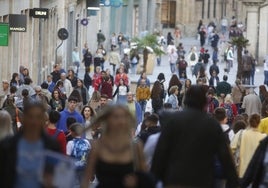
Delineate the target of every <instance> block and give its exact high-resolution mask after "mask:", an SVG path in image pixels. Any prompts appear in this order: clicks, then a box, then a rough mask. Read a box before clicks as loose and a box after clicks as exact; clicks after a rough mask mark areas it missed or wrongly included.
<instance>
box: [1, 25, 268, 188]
mask: <svg viewBox="0 0 268 188" xmlns="http://www.w3.org/2000/svg"><path fill="white" fill-rule="evenodd" d="M200 29H201V28H200ZM214 34H215V35H216V33H214ZM169 35H170V36H169V37H168V39H169V40H168V42H167V54H168V56H169V63H170V70H171V73H172V76H171V78H170V80H169V82H168V84H166V76H165V74H164V73H160V74H159V75H158V76H157V79H156V80H154V82H151V81H150V80H149V79H148V78H147V76H146V73H145V72H142V73H141V75H140V77H139V79H138V80H137V84H136V85H135V86H133V85H131V82H130V78H129V74H130V73H131V74H136V72H137V70H136V66H137V63H138V62H139V60H140V57H139V53H138V52H136V51H135V52H134V53H133V54H131V55H130V58H129V57H128V54H126V53H124V52H123V51H124V50H123V48H122V46H121V45H122V43H123V41H125V39H124V36H123V35H122V34H119V35H118V36H116V34H113V35H112V37H111V41H110V43H111V51H110V53H109V54H107V52H106V50H105V49H104V48H103V46H102V43H103V42H104V41H105V40H106V39H105V37H104V35H103V34H102V33H101V31H99V33H98V43H99V48H98V49H97V51H96V54H95V55H94V56H93V55H92V54H91V52H90V51H89V49H88V46H87V43H86V44H85V46H84V49H83V50H82V54H83V60H82V61H80V59H79V55H77V53H78V49H77V48H75V49H74V51H73V54H72V57H73V64H74V67H71V68H69V69H68V70H65V69H64V68H63V67H61V64H55V65H54V69H53V71H52V72H51V74H50V75H48V76H47V78H46V80H45V81H44V82H43V83H42V84H40V85H35V83H32V79H31V78H30V74H29V70H28V69H27V68H26V67H23V66H21V67H20V70H19V73H14V74H13V75H12V78H11V80H10V81H8V80H3V81H2V88H1V92H0V108H1V110H0V122H2V123H1V126H0V185H1V187H22V188H24V187H55V182H53V181H52V180H51V178H52V177H47V174H46V173H51V169H45V170H46V171H45V173H44V174H43V176H42V175H41V176H40V173H41V174H42V172H44V169H43V168H44V166H43V163H42V161H43V158H42V156H43V155H42V154H43V153H44V152H45V151H46V150H50V151H54V152H57V153H61V154H62V160H64V157H66V156H68V157H69V158H71V159H72V161H73V164H74V166H75V175H74V177H73V178H74V181H73V182H72V185H70V187H83V188H87V187H89V185H90V184H91V183H92V182H93V183H96V184H97V187H98V188H106V187H117V188H121V187H122V188H134V187H139V188H143V187H144V188H151V187H211V188H212V187H213V188H224V187H231V188H235V187H243V188H246V187H248V186H249V185H250V184H252V187H256V188H257V187H261V186H262V187H267V182H268V179H267V173H268V171H267V164H268V161H267V156H266V155H267V152H268V151H267V144H268V138H267V134H268V92H267V90H266V86H265V85H261V86H259V91H260V92H259V95H257V94H256V93H255V92H254V89H253V88H252V87H249V88H248V87H245V84H249V85H250V84H252V85H254V75H253V77H252V74H251V71H252V70H253V69H254V65H255V61H254V59H253V58H252V57H251V56H250V55H249V53H248V51H247V50H245V51H244V56H243V65H244V66H243V67H244V70H243V72H244V74H243V76H242V80H241V79H237V80H236V81H235V83H234V85H232V83H229V82H228V75H227V74H225V75H224V76H223V78H222V79H221V78H219V72H220V69H219V66H218V65H217V63H218V61H219V57H218V52H217V43H215V40H216V39H217V37H216V38H215V37H214V39H212V41H211V45H212V47H213V49H214V51H213V55H212V56H211V55H210V54H209V50H208V49H205V48H204V47H203V45H202V44H201V46H202V47H201V49H200V52H197V47H192V48H191V51H190V52H189V53H188V55H187V54H186V51H185V49H184V46H183V44H181V43H180V44H179V45H178V46H175V45H174V41H173V40H172V38H170V37H172V36H171V34H169ZM158 39H159V44H160V45H164V41H163V37H162V36H158ZM217 40H218V39H217ZM118 48H119V52H118V50H117V49H118ZM121 48H122V49H121ZM225 56H226V57H225ZM233 56H234V55H233V47H232V46H228V48H227V50H226V53H225V54H224V61H225V62H226V64H227V68H226V70H225V72H226V73H228V72H229V71H230V69H231V67H232V65H233V62H232V61H233V59H232V58H233ZM121 57H122V58H121ZM210 59H212V62H213V64H212V65H211V66H209V60H210ZM106 60H107V61H108V62H109V63H110V65H111V68H112V73H111V71H110V69H106V70H105V69H104V62H105V61H106ZM81 62H83V63H84V65H85V70H86V71H85V75H84V79H80V78H79V76H78V73H79V68H80V64H81ZM160 62H161V59H160V60H159V58H157V63H158V65H159V66H160ZM92 66H93V69H92V68H91V67H92ZM188 67H190V69H191V72H192V75H193V76H192V77H194V78H195V79H194V80H193V79H192V80H191V79H189V76H188V75H187V71H186V70H187V68H188ZM206 70H208V73H207V72H206ZM166 85H168V87H166ZM91 88H92V90H93V93H92V94H91V93H89V90H90V89H91ZM148 106H151V110H148V109H150V108H148ZM193 117H194V118H193ZM40 177H41V178H40ZM44 179H45V180H44ZM61 181H64V177H62V178H61Z"/></svg>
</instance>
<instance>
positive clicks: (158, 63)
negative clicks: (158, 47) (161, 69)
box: [156, 56, 161, 66]
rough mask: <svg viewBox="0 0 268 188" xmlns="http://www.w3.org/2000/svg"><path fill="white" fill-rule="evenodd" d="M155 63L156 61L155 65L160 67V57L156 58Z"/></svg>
mask: <svg viewBox="0 0 268 188" xmlns="http://www.w3.org/2000/svg"><path fill="white" fill-rule="evenodd" d="M156 61H157V65H158V66H160V65H161V56H159V57H157V58H156Z"/></svg>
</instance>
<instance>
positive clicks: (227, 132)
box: [224, 128, 232, 134]
mask: <svg viewBox="0 0 268 188" xmlns="http://www.w3.org/2000/svg"><path fill="white" fill-rule="evenodd" d="M231 130H232V129H231V128H229V129H227V130H226V131H224V133H225V134H229V132H230V131H231Z"/></svg>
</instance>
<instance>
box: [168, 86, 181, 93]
mask: <svg viewBox="0 0 268 188" xmlns="http://www.w3.org/2000/svg"><path fill="white" fill-rule="evenodd" d="M176 90H179V87H178V86H172V87H171V88H170V89H169V93H170V94H174V93H175V92H176Z"/></svg>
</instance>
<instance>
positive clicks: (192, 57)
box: [190, 52, 196, 61]
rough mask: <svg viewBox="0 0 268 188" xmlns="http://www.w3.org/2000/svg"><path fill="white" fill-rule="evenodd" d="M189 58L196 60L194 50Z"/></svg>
mask: <svg viewBox="0 0 268 188" xmlns="http://www.w3.org/2000/svg"><path fill="white" fill-rule="evenodd" d="M190 60H191V61H195V60H196V58H195V53H194V52H192V54H191V56H190Z"/></svg>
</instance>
